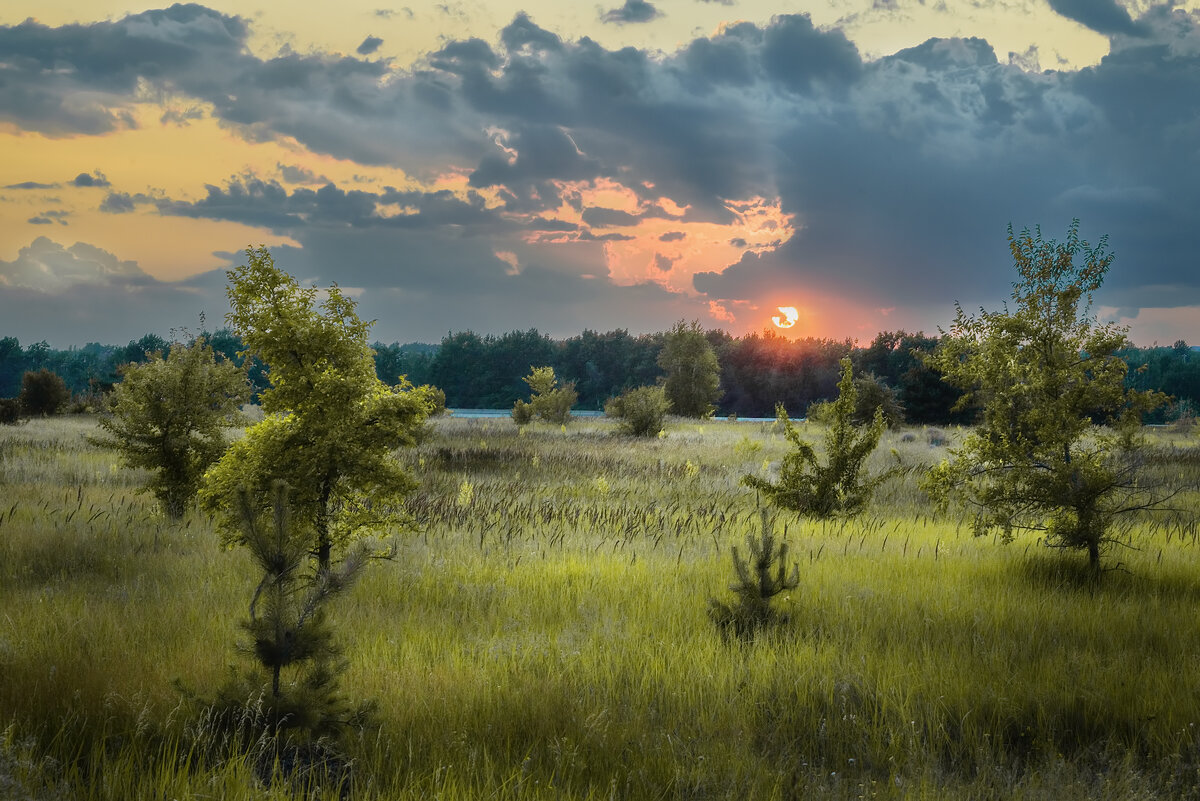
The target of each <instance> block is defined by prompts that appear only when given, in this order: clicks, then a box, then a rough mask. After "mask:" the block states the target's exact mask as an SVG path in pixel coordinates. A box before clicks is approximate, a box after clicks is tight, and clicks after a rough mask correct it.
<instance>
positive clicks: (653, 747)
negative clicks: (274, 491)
mask: <svg viewBox="0 0 1200 801" xmlns="http://www.w3.org/2000/svg"><path fill="white" fill-rule="evenodd" d="M92 430H93V423H92V422H91V421H90V420H87V419H86V418H78V419H75V418H68V419H57V420H49V421H32V422H30V423H27V424H25V425H22V426H18V427H3V428H0V492H2V493H3V494H2V495H0V676H2V677H3V678H2V680H0V797H10V796H11V797H32V798H39V799H40V798H87V799H133V798H195V799H200V798H216V797H225V798H241V797H245V798H285V797H293V796H296V797H331V798H332V797H337V790H336V789H335V788H332V787H329V786H326V787H324V788H323V789H322V788H318V789H316V790H314V788H312V787H301V786H296V785H292V784H288V783H286V782H277V783H275V784H274V785H273V786H264V785H263V783H262V782H260V781H259V779H258V778H256V770H255V765H256V764H258V763H259V762H261V747H260V746H261V744H256V743H254V742H237V741H236V740H232V741H225V740H222V737H223V735H222V734H221V731H220V729H218V728H217V727H216V726H214V725H212V723H211V721H210V720H208V719H207V718H206V717H205V715H204V710H203V708H202V707H201V706H200V705H198V704H197V703H196V702H194V701H190V700H188V696H187V694H185V693H182V692H181V691H180V689H178V686H177V685H180V686H182V687H184V688H185V689H187V690H190V691H191V693H192V694H194V695H197V696H200V697H204V696H211V695H213V694H214V693H215V692H216V690H217V688H218V687H220V686H221V685H222V683H223V682H224V681H225V680H226V678H227V676H228V674H229V666H230V665H235V664H236V665H243V666H245V665H246V664H247V663H246V661H245V659H244V658H243V657H241V656H239V654H238V652H237V650H236V648H237V643H238V641H239V629H238V623H239V621H240V620H242V619H243V618H244V617H245V616H246V614H247V605H248V602H249V598H250V595H251V594H252V592H253V588H254V586H255V583H256V581H257V576H256V575H255V574H254V571H253V569H252V566H251V564H250V560H249V558H248V557H247V555H246V554H244V553H242V552H240V551H237V550H233V551H228V550H224V549H222V548H221V547H220V546H219V544H218V536H217V535H216V533H215V532H214V531H213V529H212V526H211V524H210V523H209V521H207V520H206V519H205V518H204V517H202V516H201V515H199V514H192V515H190V516H188V517H186V518H185V519H184V520H183V521H181V522H179V523H178V524H173V523H170V522H168V521H167V520H165V519H163V518H162V517H161V515H158V514H157V513H156V511H155V508H154V505H153V503H152V500H151V499H150V498H149V497H148V496H146V495H144V494H138V492H137V488H138V486H139V483H140V481H141V479H142V476H140V475H139V474H137V473H135V472H132V471H126V470H123V469H120V468H118V467H116V466H115V463H116V460H115V458H114V457H113V455H112V454H110V453H107V452H104V451H101V450H98V449H96V448H94V447H93V446H91V445H89V444H88V442H87V440H86V435H87V434H88V433H89V432H90V431H92ZM612 431H613V427H612V426H611V424H609V423H607V422H605V421H595V422H586V423H584V422H577V423H575V424H572V425H571V426H568V427H567V428H566V430H565V431H563V430H561V429H560V428H559V427H557V426H553V427H551V426H544V425H538V424H535V425H532V426H529V427H527V428H526V429H524V430H523V433H522V432H521V431H518V429H517V428H516V427H515V426H514V425H512V424H511V423H510V422H508V421H503V420H501V421H465V420H453V419H447V420H441V421H438V422H437V423H436V424H435V426H434V430H433V432H432V435H431V436H430V438H429V439H428V440H427V441H426V442H424V443H423V444H422V445H421V446H420V447H419V448H418V449H415V450H413V451H408V452H403V453H401V454H399V455H398V457H399V458H401V459H402V460H403V461H405V462H406V463H408V464H410V465H411V466H412V468H413V469H414V471H415V472H416V473H417V474H418V475H419V477H420V478H421V482H422V484H421V488H420V489H419V490H418V491H417V492H416V493H414V495H413V496H412V498H411V501H410V507H411V511H412V513H413V515H414V517H415V518H416V519H417V520H418V521H420V523H421V528H420V530H418V531H414V532H408V533H404V534H401V535H400V536H399V537H398V543H399V547H398V551H397V554H396V557H395V559H394V560H393V561H390V562H382V563H377V564H375V565H373V566H372V567H371V568H370V569H369V570H368V572H367V574H366V576H365V577H364V579H363V580H362V581H361V582H360V583H359V584H358V585H357V586H356V587H355V588H354V590H353V591H352V593H351V594H350V595H348V596H347V597H346V598H344V599H342V600H341V601H340V602H339V604H338V605H337V607H336V608H335V611H334V614H335V616H336V618H337V620H338V621H339V626H340V630H341V641H342V643H343V644H344V646H345V656H346V658H347V660H348V663H349V667H348V669H347V671H346V673H345V675H344V682H343V684H344V689H345V692H346V694H347V695H348V696H349V697H351V698H353V699H356V700H363V701H367V700H369V701H373V702H374V703H375V709H374V712H373V715H372V717H371V720H370V723H369V725H365V726H361V727H358V728H355V729H353V730H352V731H350V732H349V733H348V736H347V738H346V741H345V742H344V743H343V745H342V748H343V750H344V753H345V756H346V757H347V758H348V759H350V760H351V765H352V777H353V779H352V781H353V797H355V798H360V797H361V798H387V799H392V798H413V799H416V798H444V799H476V798H497V799H551V798H553V799H560V798H568V799H569V798H578V799H600V798H604V799H608V798H626V799H644V798H662V799H721V798H738V799H742V798H755V799H758V798H761V799H789V798H797V799H800V798H813V797H829V798H860V797H861V798H927V799H943V798H946V799H955V798H963V799H966V798H970V799H977V798H996V799H1001V798H1005V799H1006V798H1025V799H1085V798H1086V799H1090V798H1114V799H1115V798H1121V799H1124V798H1148V799H1149V798H1163V799H1166V798H1181V797H1200V751H1198V748H1200V737H1198V735H1197V732H1196V724H1197V723H1200V672H1198V671H1197V670H1196V665H1197V660H1198V657H1200V626H1197V625H1196V622H1195V618H1196V610H1197V602H1198V601H1200V565H1198V564H1197V562H1198V557H1200V550H1198V549H1197V547H1196V532H1195V528H1194V525H1193V524H1190V523H1189V522H1188V521H1187V519H1186V518H1180V517H1177V516H1176V517H1172V516H1169V515H1158V516H1156V517H1153V518H1152V517H1146V518H1145V519H1142V520H1139V521H1136V522H1135V523H1134V525H1133V526H1132V528H1131V530H1130V531H1129V533H1128V537H1129V544H1130V545H1131V546H1134V547H1131V548H1120V549H1118V551H1116V552H1114V553H1113V554H1111V555H1110V556H1109V560H1110V563H1111V564H1115V563H1116V562H1118V561H1119V562H1121V563H1122V569H1121V570H1116V571H1112V572H1110V573H1109V574H1107V575H1106V576H1105V578H1104V580H1103V582H1102V583H1101V584H1100V585H1099V586H1095V585H1093V584H1091V583H1089V582H1088V581H1086V579H1085V578H1083V576H1084V575H1085V572H1086V571H1085V570H1084V569H1083V568H1084V562H1085V559H1084V558H1083V556H1082V555H1077V554H1064V553H1059V552H1050V551H1047V550H1046V549H1045V548H1043V547H1041V546H1040V545H1039V544H1038V543H1036V542H1035V541H1033V540H1024V539H1018V541H1016V542H1014V543H1012V544H1010V545H1007V546H1006V545H1002V544H999V543H996V542H993V541H991V540H990V539H986V538H983V539H976V538H973V537H971V536H970V534H969V533H968V531H967V530H966V528H965V527H963V526H961V525H960V521H959V520H957V519H954V518H948V519H947V518H940V517H938V516H937V515H934V514H933V513H932V511H931V510H930V508H929V507H928V505H927V503H926V501H925V499H924V497H923V496H922V494H921V493H920V492H919V491H918V490H917V488H916V481H917V477H918V475H919V472H920V470H919V468H920V466H921V465H927V464H931V463H932V462H933V461H935V460H936V459H939V458H941V457H942V456H943V455H944V453H945V449H944V447H940V446H930V445H929V444H928V443H927V441H926V438H925V436H924V435H923V433H922V432H920V431H913V432H910V433H915V434H916V436H915V437H909V438H906V437H904V436H903V432H892V433H889V434H887V435H885V441H884V442H883V443H882V444H881V447H880V448H879V450H878V451H877V453H876V456H875V457H873V458H874V462H875V464H876V466H877V467H884V466H886V465H889V464H893V463H895V460H896V459H897V458H899V459H900V460H901V461H902V462H903V463H905V464H910V465H914V466H916V467H917V468H918V469H917V470H915V471H914V472H912V473H910V474H908V475H905V476H898V477H896V478H893V479H890V480H889V481H888V483H886V484H885V485H884V486H883V487H881V489H880V491H879V493H878V494H877V497H876V500H875V502H874V503H873V505H872V506H871V508H870V509H869V510H868V512H867V513H866V514H865V515H864V516H863V517H861V518H859V519H856V520H854V521H850V522H830V523H813V522H807V521H799V520H796V519H795V518H788V517H786V516H780V518H779V519H778V521H777V524H776V531H777V533H778V534H780V535H785V536H786V539H787V541H788V542H789V544H790V545H791V554H792V557H793V558H794V559H796V560H797V561H798V562H799V563H800V576H801V582H800V586H799V587H798V588H797V589H796V590H794V591H792V592H790V593H788V596H787V597H786V598H784V599H783V600H782V601H781V607H782V608H783V609H784V610H786V611H787V612H788V613H789V622H788V624H787V625H786V626H785V627H784V628H782V629H780V630H778V631H774V632H770V633H767V634H764V635H762V636H760V637H759V638H758V639H757V640H755V641H752V642H738V641H733V642H730V641H726V640H724V639H722V637H721V636H720V635H719V634H718V633H717V631H716V628H715V627H714V626H713V624H712V623H711V621H710V620H709V619H708V617H707V615H706V607H707V603H708V600H709V598H711V597H714V596H721V597H724V596H725V594H726V593H727V590H726V587H727V585H728V584H729V582H730V581H731V579H732V569H731V563H730V559H729V546H730V545H734V544H740V543H741V542H743V540H744V538H745V536H746V534H748V533H751V532H757V530H758V525H759V519H758V511H757V509H756V499H755V497H754V494H753V493H752V492H750V491H749V490H746V489H744V488H743V487H741V486H740V485H739V484H738V479H739V477H740V476H741V475H742V474H743V473H746V472H757V471H759V470H761V469H762V468H763V462H764V461H766V462H767V463H768V469H769V468H770V465H777V463H778V460H779V458H780V457H781V456H782V454H783V453H784V452H785V448H786V442H785V441H784V440H783V438H782V437H781V436H779V435H778V434H776V433H772V428H771V426H770V425H761V424H751V423H738V424H731V423H725V422H712V423H705V424H703V425H696V424H694V423H679V422H677V423H674V424H672V426H671V427H670V429H669V433H668V436H667V437H666V438H665V439H652V440H649V441H635V440H629V439H624V438H620V437H615V436H613V435H612ZM817 433H818V432H814V434H813V436H814V439H817V440H819V436H817ZM954 436H956V434H955V432H951V437H952V439H953V437H954ZM1157 436H1158V440H1159V441H1158V442H1157V443H1156V450H1155V452H1154V457H1155V458H1154V459H1153V460H1152V462H1153V464H1152V465H1151V469H1152V470H1154V471H1157V472H1158V473H1160V474H1162V475H1171V476H1176V477H1177V476H1183V477H1184V478H1189V477H1190V478H1192V479H1193V480H1194V477H1195V476H1196V475H1197V473H1198V472H1200V459H1197V458H1196V454H1197V452H1198V451H1197V443H1196V440H1195V438H1194V436H1193V437H1192V438H1191V439H1187V438H1184V437H1180V436H1174V435H1168V434H1161V435H1157ZM905 439H910V440H911V441H904V440H905ZM464 484H469V485H470V492H469V493H467V492H464V491H463V487H464ZM1178 500H1180V505H1181V506H1182V507H1183V508H1185V509H1188V510H1194V509H1195V508H1196V504H1197V500H1196V498H1195V496H1194V495H1192V496H1187V497H1184V498H1182V499H1178Z"/></svg>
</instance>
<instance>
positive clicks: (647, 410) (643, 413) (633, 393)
mask: <svg viewBox="0 0 1200 801" xmlns="http://www.w3.org/2000/svg"><path fill="white" fill-rule="evenodd" d="M670 411H671V402H670V401H669V400H667V394H666V391H665V390H664V389H663V388H662V387H661V386H658V387H638V388H637V389H631V390H628V391H626V392H624V393H622V394H621V395H619V396H617V397H615V398H612V399H610V400H609V401H608V403H606V404H604V413H605V414H606V415H607V416H609V417H613V418H616V419H618V420H620V421H621V423H620V429H621V432H622V433H624V434H629V435H631V436H634V437H653V436H657V435H658V433H659V432H660V431H662V430H663V425H664V424H665V422H666V417H667V413H668V412H670Z"/></svg>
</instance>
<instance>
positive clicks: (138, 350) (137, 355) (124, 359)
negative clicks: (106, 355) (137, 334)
mask: <svg viewBox="0 0 1200 801" xmlns="http://www.w3.org/2000/svg"><path fill="white" fill-rule="evenodd" d="M170 347H171V343H169V342H167V341H166V340H165V339H163V338H162V337H160V336H159V335H158V334H146V335H145V336H143V337H142V338H141V339H139V340H136V341H134V340H130V341H129V344H128V345H126V346H125V347H123V348H119V349H118V352H117V360H118V362H119V363H120V364H128V363H130V362H136V363H138V364H141V363H143V362H146V361H149V360H150V358H151V357H152V356H153V354H155V353H157V354H160V355H161V354H163V353H165V352H166V351H168V350H170Z"/></svg>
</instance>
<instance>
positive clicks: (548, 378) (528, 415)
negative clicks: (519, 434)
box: [512, 367, 579, 425]
mask: <svg viewBox="0 0 1200 801" xmlns="http://www.w3.org/2000/svg"><path fill="white" fill-rule="evenodd" d="M529 369H530V370H531V371H532V372H530V374H529V375H527V376H526V377H525V378H524V379H523V380H524V381H525V383H526V384H528V385H529V392H530V394H529V403H525V402H524V401H522V400H518V401H517V402H516V404H514V405H513V410H512V418H513V421H514V422H516V424H517V425H525V424H526V423H529V422H530V421H532V420H533V418H534V417H537V418H538V419H540V420H543V421H545V422H547V423H554V424H556V425H565V424H566V423H567V421H569V420H570V419H571V407H572V406H574V405H575V401H576V399H577V398H578V397H579V396H578V395H577V394H576V392H575V384H574V383H573V382H567V383H566V384H563V385H562V386H561V387H560V386H558V378H557V377H556V376H555V375H554V368H553V367H531V368H529Z"/></svg>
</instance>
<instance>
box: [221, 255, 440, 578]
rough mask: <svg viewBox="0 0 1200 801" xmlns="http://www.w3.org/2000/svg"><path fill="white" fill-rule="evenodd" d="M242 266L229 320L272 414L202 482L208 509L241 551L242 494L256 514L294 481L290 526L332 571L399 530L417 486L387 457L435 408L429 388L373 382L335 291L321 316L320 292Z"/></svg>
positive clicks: (367, 356) (349, 314) (350, 312)
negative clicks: (341, 559) (265, 383)
mask: <svg viewBox="0 0 1200 801" xmlns="http://www.w3.org/2000/svg"><path fill="white" fill-rule="evenodd" d="M246 256H247V264H245V265H243V266H241V267H239V268H238V269H236V270H231V271H229V272H228V273H227V275H228V276H229V281H230V283H229V288H228V296H229V304H230V307H231V309H232V311H231V312H230V313H229V314H228V315H227V317H226V319H227V320H228V322H229V324H230V325H231V326H232V328H233V329H234V331H235V332H236V333H237V334H238V335H239V336H241V338H242V341H243V342H244V343H245V346H246V351H247V353H249V354H252V355H254V356H257V357H258V358H260V359H261V360H262V361H263V363H264V364H266V365H267V367H268V369H269V372H268V376H269V378H270V381H271V386H270V388H269V389H266V390H264V391H263V392H262V393H261V395H260V396H259V403H260V405H261V407H262V409H263V412H264V413H265V415H266V416H265V417H264V418H263V420H262V421H261V422H259V423H257V424H255V425H253V426H251V427H250V428H249V429H248V430H247V431H246V436H245V437H243V438H242V439H240V440H238V441H237V442H235V443H234V444H233V445H232V446H231V447H230V448H229V450H228V451H226V452H225V455H224V456H222V457H221V459H220V461H218V462H217V464H215V465H214V466H213V467H212V468H211V469H210V470H209V471H208V473H207V474H206V475H205V480H204V487H203V489H202V490H201V494H200V499H201V503H202V504H203V505H204V506H205V507H206V508H208V509H210V510H211V511H213V512H215V513H216V514H217V516H218V517H217V520H218V524H219V526H220V528H221V529H223V530H224V532H225V536H226V539H227V540H228V541H231V542H240V541H242V537H243V529H242V519H243V513H242V510H241V509H240V507H239V505H238V503H237V501H236V499H237V498H238V497H239V491H240V490H241V489H242V488H243V487H244V488H246V489H247V490H248V491H249V493H250V495H249V498H250V501H251V503H252V505H253V507H254V509H256V510H261V509H263V508H265V507H266V506H267V505H268V504H269V503H270V502H271V500H272V494H273V489H272V488H273V486H274V484H275V482H276V481H278V480H283V481H285V482H287V484H288V486H289V487H290V496H289V497H290V505H291V509H292V525H293V526H295V528H296V534H297V536H304V537H306V538H307V542H308V547H309V551H310V553H311V554H312V555H313V556H314V557H315V558H316V560H317V563H318V570H319V571H321V572H326V571H328V570H330V569H331V567H332V563H333V555H334V548H335V547H342V546H346V545H348V544H350V543H351V542H353V541H355V540H357V539H359V538H361V537H363V536H365V535H367V534H370V533H373V532H375V533H378V532H383V531H387V530H389V529H390V528H391V527H393V526H395V525H398V524H400V523H401V522H403V520H404V514H403V511H402V508H401V507H402V502H403V498H404V496H405V495H406V494H407V493H408V492H409V491H410V490H411V489H412V488H413V487H414V486H415V484H416V482H415V481H414V479H413V478H412V476H410V475H409V473H408V472H407V471H406V470H405V469H404V468H403V467H402V466H401V465H400V463H399V462H397V461H396V459H395V458H394V456H393V455H392V452H393V451H394V450H395V449H396V448H399V447H401V446H405V445H411V444H413V443H414V441H415V439H416V437H417V436H419V434H420V433H421V431H422V428H423V424H424V421H425V419H426V418H427V417H428V416H429V415H430V414H431V413H432V412H433V411H434V409H435V406H436V402H437V401H436V398H435V396H434V394H433V393H432V392H431V390H430V388H426V387H421V388H413V387H412V386H411V385H410V384H406V383H401V384H399V385H397V386H394V387H389V386H388V385H386V384H384V383H383V382H382V381H380V380H379V379H378V378H376V376H375V362H374V359H373V357H372V353H371V348H370V347H369V346H368V345H367V332H368V330H369V329H370V323H367V322H363V321H362V320H360V319H359V317H358V315H357V314H356V313H355V309H354V301H353V300H351V299H350V298H348V297H347V296H345V295H343V294H342V292H341V290H340V289H339V288H338V287H337V285H336V284H335V285H333V286H331V287H330V288H329V289H327V290H324V291H322V293H321V295H322V296H323V298H322V299H321V300H320V303H319V306H318V292H317V289H316V287H310V288H302V287H301V286H300V285H299V284H298V283H297V282H296V280H295V279H294V278H293V277H292V276H290V275H288V274H287V273H285V272H283V271H282V270H280V269H279V268H277V267H276V266H275V264H274V261H273V260H272V259H271V254H270V253H269V252H268V251H267V249H266V248H258V249H247V251H246Z"/></svg>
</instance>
